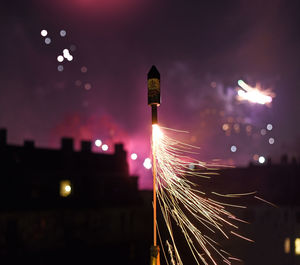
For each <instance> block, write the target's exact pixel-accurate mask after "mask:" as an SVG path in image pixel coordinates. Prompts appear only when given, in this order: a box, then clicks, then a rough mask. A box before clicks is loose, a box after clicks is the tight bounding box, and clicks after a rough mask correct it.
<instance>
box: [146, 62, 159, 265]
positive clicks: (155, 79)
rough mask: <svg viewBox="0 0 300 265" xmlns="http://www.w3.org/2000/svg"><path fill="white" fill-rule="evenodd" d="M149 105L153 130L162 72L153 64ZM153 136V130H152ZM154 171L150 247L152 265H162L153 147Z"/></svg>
mask: <svg viewBox="0 0 300 265" xmlns="http://www.w3.org/2000/svg"><path fill="white" fill-rule="evenodd" d="M147 86H148V105H150V106H151V112H152V114H151V115H152V130H153V129H154V128H155V127H157V126H158V121H157V107H158V106H159V105H160V74H159V72H158V70H157V69H156V67H155V66H154V65H153V66H152V67H151V69H150V71H149V72H148V75H147ZM152 138H153V131H152ZM152 162H153V165H152V173H153V246H151V249H150V265H160V258H159V256H160V255H159V246H158V245H157V238H156V233H157V232H156V226H157V220H156V174H157V172H156V152H155V148H153V147H152Z"/></svg>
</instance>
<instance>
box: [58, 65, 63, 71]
mask: <svg viewBox="0 0 300 265" xmlns="http://www.w3.org/2000/svg"><path fill="white" fill-rule="evenodd" d="M57 70H58V71H59V72H62V71H63V70H64V67H63V66H62V65H61V64H60V65H59V66H57Z"/></svg>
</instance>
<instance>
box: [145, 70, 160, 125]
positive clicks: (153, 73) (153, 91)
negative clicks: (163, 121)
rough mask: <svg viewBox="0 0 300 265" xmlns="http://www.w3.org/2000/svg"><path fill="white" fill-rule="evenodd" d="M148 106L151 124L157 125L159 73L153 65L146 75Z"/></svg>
mask: <svg viewBox="0 0 300 265" xmlns="http://www.w3.org/2000/svg"><path fill="white" fill-rule="evenodd" d="M147 86H148V105H150V106H151V112H152V124H157V123H158V120H157V107H158V106H159V105H160V73H159V72H158V70H157V69H156V67H155V66H154V65H153V66H152V67H151V69H150V71H149V72H148V75H147Z"/></svg>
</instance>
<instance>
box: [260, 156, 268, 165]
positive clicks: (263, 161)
mask: <svg viewBox="0 0 300 265" xmlns="http://www.w3.org/2000/svg"><path fill="white" fill-rule="evenodd" d="M265 161H266V159H265V157H263V156H260V157H259V158H258V162H259V163H260V164H263V163H265Z"/></svg>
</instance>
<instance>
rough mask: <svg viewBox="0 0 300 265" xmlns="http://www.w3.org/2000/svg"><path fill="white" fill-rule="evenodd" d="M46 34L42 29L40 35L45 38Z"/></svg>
mask: <svg viewBox="0 0 300 265" xmlns="http://www.w3.org/2000/svg"><path fill="white" fill-rule="evenodd" d="M47 34H48V31H47V30H45V29H43V30H42V31H41V35H42V36H43V37H46V36H47Z"/></svg>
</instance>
